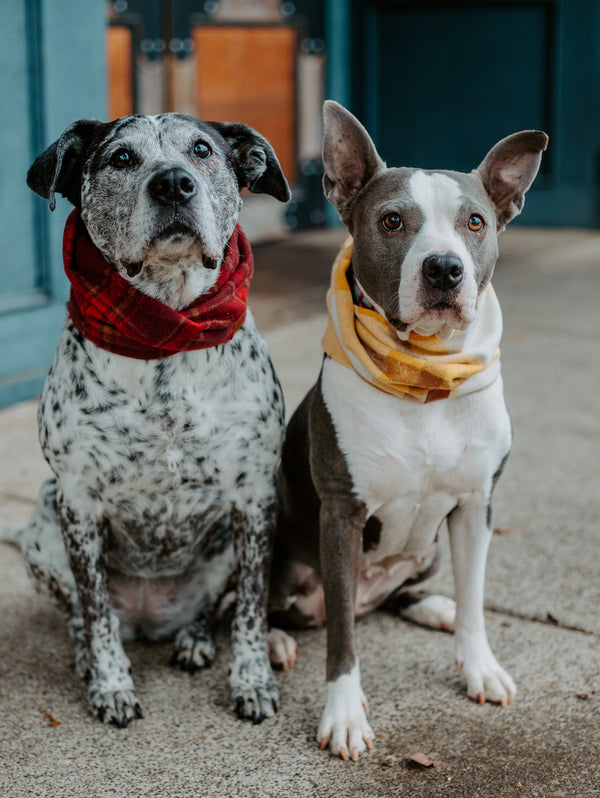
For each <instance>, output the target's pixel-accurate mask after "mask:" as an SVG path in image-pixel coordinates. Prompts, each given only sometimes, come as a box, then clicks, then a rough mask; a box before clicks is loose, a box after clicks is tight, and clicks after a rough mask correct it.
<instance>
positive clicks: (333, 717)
mask: <svg viewBox="0 0 600 798" xmlns="http://www.w3.org/2000/svg"><path fill="white" fill-rule="evenodd" d="M368 709H369V708H368V706H367V700H366V698H365V696H364V693H363V691H362V689H361V686H360V674H359V670H358V662H357V663H356V664H355V666H354V668H353V669H352V671H351V672H350V673H348V674H344V675H343V676H339V677H338V678H337V679H336V680H335V681H334V682H329V684H328V685H327V702H326V704H325V709H324V710H323V715H322V717H321V722H320V724H319V730H318V732H317V742H318V743H319V745H320V746H321V750H324V749H325V748H327V746H328V745H329V750H330V751H331V753H332V754H336V755H339V756H341V757H342V759H344V760H346V761H348V760H349V759H352V761H354V762H356V760H357V759H358V757H359V756H360V754H362V753H363V752H364V751H366V750H367V748H368V749H371V748H372V747H373V740H374V739H375V735H374V733H373V729H372V728H371V727H370V725H369V722H368V721H367V715H366V712H368Z"/></svg>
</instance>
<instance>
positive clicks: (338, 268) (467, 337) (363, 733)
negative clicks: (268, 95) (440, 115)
mask: <svg viewBox="0 0 600 798" xmlns="http://www.w3.org/2000/svg"><path fill="white" fill-rule="evenodd" d="M324 118H325V132H324V142H323V162H324V166H325V176H324V180H323V182H324V188H325V194H326V196H327V198H328V199H329V200H330V201H331V202H332V203H333V204H334V206H335V207H336V209H337V210H338V212H339V214H340V217H341V219H342V221H343V222H344V223H345V224H346V225H347V227H348V230H349V232H350V233H351V236H352V238H351V239H350V240H349V241H348V242H347V243H346V244H345V246H344V247H343V248H342V251H341V252H340V255H339V256H338V258H337V260H336V263H335V265H334V269H333V275H332V282H331V289H330V291H329V294H328V304H329V311H330V318H329V326H328V329H327V331H326V334H325V338H324V340H323V345H324V349H325V353H326V354H325V359H324V361H323V366H322V370H321V373H320V376H319V378H318V381H317V383H316V385H315V386H314V387H313V388H312V390H311V391H310V392H309V393H308V395H307V396H306V398H305V399H304V401H303V402H302V404H301V405H300V407H299V408H298V410H297V411H296V413H295V414H294V416H293V418H292V419H291V421H290V424H289V426H288V430H287V434H286V440H285V444H284V448H283V455H282V467H281V473H280V484H279V492H280V513H279V515H280V517H279V523H278V531H277V535H276V540H275V550H274V555H273V568H272V579H271V591H272V592H271V599H270V607H271V612H272V617H273V621H274V622H275V621H276V622H277V623H278V624H281V623H283V624H286V623H289V624H295V625H307V624H317V623H320V622H322V621H324V620H325V618H326V619H327V700H326V704H325V708H324V711H323V715H322V719H321V723H320V725H319V729H318V734H317V739H318V741H319V742H320V744H321V747H322V748H325V747H327V746H328V745H329V748H330V749H331V751H332V752H333V753H335V754H339V755H341V756H342V757H343V758H345V759H348V758H349V757H351V758H352V759H356V758H357V757H358V756H359V754H360V753H361V752H362V751H364V750H365V748H366V747H369V748H370V747H371V745H372V742H373V737H374V735H373V731H372V729H371V727H370V725H369V723H368V721H367V716H366V706H367V704H366V700H365V696H364V694H363V691H362V688H361V682H360V672H359V662H358V656H357V652H356V648H355V643H354V618H355V616H356V615H361V614H364V613H366V612H368V611H369V610H371V609H373V608H374V607H377V606H380V605H382V604H383V603H385V602H387V603H388V604H391V605H393V606H394V607H396V608H397V609H398V610H401V611H402V612H403V613H404V614H405V615H406V616H407V617H409V618H411V619H413V620H414V621H416V622H419V623H422V624H426V625H429V626H432V627H436V628H445V629H448V630H454V632H455V653H456V660H457V663H458V664H459V665H461V666H462V668H463V673H464V675H465V679H466V684H467V694H468V695H469V696H470V697H471V698H473V699H475V700H478V701H480V702H484V701H486V700H489V701H493V702H497V703H500V704H506V703H510V702H511V701H512V700H513V697H514V695H515V689H516V688H515V684H514V682H513V679H512V678H511V677H510V675H509V674H508V673H506V671H505V670H504V669H503V668H502V667H501V665H500V664H499V663H498V661H497V660H496V658H495V656H494V654H493V653H492V650H491V648H490V646H489V644H488V640H487V636H486V632H485V622H484V615H483V587H484V570H485V561H486V555H487V548H488V544H489V541H490V537H491V501H492V492H493V489H494V486H495V484H496V481H497V479H498V477H499V476H500V473H501V471H502V467H503V464H504V461H505V459H506V457H507V455H508V452H509V449H510V445H511V438H512V436H511V424H510V419H509V415H508V412H507V409H506V404H505V401H504V396H503V389H502V378H501V376H500V360H499V349H498V343H499V340H500V335H501V331H502V317H501V314H500V309H499V306H498V303H497V300H496V297H495V294H494V293H493V290H492V288H491V286H490V278H491V275H492V271H493V268H494V264H495V261H496V258H497V255H498V247H497V233H498V232H500V231H501V230H503V229H504V227H505V225H506V224H507V223H508V222H509V221H510V220H511V219H512V218H513V217H514V216H516V215H517V214H518V213H519V212H520V210H521V208H522V207H523V202H524V195H525V192H526V191H527V189H528V188H529V186H530V185H531V183H532V181H533V179H534V178H535V175H536V173H537V171H538V167H539V164H540V159H541V152H542V150H544V149H545V148H546V143H547V136H546V135H545V134H544V133H542V132H539V131H523V132H520V133H515V134H514V135H512V136H509V137H508V138H506V139H503V140H502V141H500V142H499V143H498V144H496V146H495V147H493V149H492V150H491V151H490V152H489V153H488V155H487V156H486V157H485V159H484V160H483V162H482V163H481V165H480V166H479V167H478V168H477V169H475V170H474V171H473V172H471V173H468V174H463V173H459V172H451V171H441V170H435V171H425V170H422V169H414V168H387V167H386V165H385V164H384V163H383V161H382V160H381V158H380V156H379V155H378V153H377V151H376V149H375V147H374V145H373V142H372V141H371V139H370V137H369V135H368V133H367V132H366V130H365V129H364V128H363V126H362V125H361V124H360V123H359V122H358V120H357V119H355V118H354V117H353V116H352V114H350V113H349V112H348V111H346V110H345V109H344V108H342V107H341V106H339V105H338V104H337V103H333V102H327V103H326V104H325V109H324ZM446 520H447V522H448V528H449V532H450V543H451V549H452V563H453V568H454V577H455V588H456V604H455V603H454V601H452V600H450V599H447V598H445V597H442V596H427V597H425V598H422V599H421V600H417V601H412V599H415V598H416V596H414V595H413V596H412V597H411V596H410V594H407V592H406V591H407V589H408V586H409V585H414V584H415V583H417V582H419V581H421V580H423V579H425V578H426V577H427V576H429V575H430V574H431V573H432V572H433V571H434V569H435V565H436V560H437V536H438V531H439V529H440V526H441V525H442V524H443V522H444V521H446Z"/></svg>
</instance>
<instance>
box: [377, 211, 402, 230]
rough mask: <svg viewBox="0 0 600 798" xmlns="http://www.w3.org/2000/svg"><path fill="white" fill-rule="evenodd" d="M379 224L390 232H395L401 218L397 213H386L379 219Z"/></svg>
mask: <svg viewBox="0 0 600 798" xmlns="http://www.w3.org/2000/svg"><path fill="white" fill-rule="evenodd" d="M381 224H382V225H383V226H384V227H385V229H386V230H388V231H389V232H390V233H395V232H396V230H400V228H401V227H402V219H401V218H400V215H399V214H397V213H386V215H385V216H384V217H383V219H382V220H381Z"/></svg>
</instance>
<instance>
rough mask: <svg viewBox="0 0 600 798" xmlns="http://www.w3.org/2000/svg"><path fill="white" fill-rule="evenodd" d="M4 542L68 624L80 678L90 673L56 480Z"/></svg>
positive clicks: (49, 482) (45, 487)
mask: <svg viewBox="0 0 600 798" xmlns="http://www.w3.org/2000/svg"><path fill="white" fill-rule="evenodd" d="M2 539H3V540H5V541H6V542H9V543H13V544H14V545H15V546H17V547H18V548H19V549H20V550H21V553H22V554H23V558H24V560H25V564H26V566H27V570H28V572H29V575H30V577H31V580H32V582H33V584H34V586H35V588H36V590H37V592H38V593H39V594H40V596H42V597H43V598H44V599H46V600H47V601H48V602H49V603H50V604H51V605H52V606H53V607H54V608H55V609H56V610H57V611H58V612H59V614H60V615H61V616H62V617H64V619H65V620H66V621H67V624H68V629H69V633H70V635H71V637H72V638H73V641H74V643H75V665H76V667H77V670H78V672H79V673H80V675H81V676H82V677H86V676H87V675H88V673H89V654H88V649H87V646H86V643H85V636H84V634H83V620H82V617H81V611H80V609H79V599H78V597H77V587H76V585H75V579H74V578H73V572H72V571H71V566H70V565H69V558H68V556H67V551H66V549H65V544H64V541H63V537H62V532H61V528H60V521H59V519H58V513H57V510H56V480H55V479H54V478H51V479H48V480H46V482H44V484H43V485H42V487H41V489H40V493H39V498H38V504H37V506H36V508H35V510H34V511H33V513H32V515H31V518H30V520H29V523H27V524H26V525H25V526H20V527H16V526H15V527H10V528H9V529H8V530H6V532H5V533H4V534H3V537H2Z"/></svg>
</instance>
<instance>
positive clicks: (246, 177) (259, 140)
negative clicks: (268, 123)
mask: <svg viewBox="0 0 600 798" xmlns="http://www.w3.org/2000/svg"><path fill="white" fill-rule="evenodd" d="M208 124H210V125H212V127H214V128H215V129H216V130H217V131H218V132H219V133H220V134H221V136H223V138H224V139H225V141H226V142H227V143H228V144H229V146H230V147H231V150H232V152H233V157H234V159H235V171H236V175H237V179H238V183H239V186H240V188H248V189H250V191H251V192H252V193H253V194H270V195H271V196H272V197H275V199H278V200H280V202H287V201H288V200H289V198H290V197H291V192H290V187H289V186H288V182H287V180H286V179H285V177H284V174H283V172H282V171H281V166H280V165H279V161H278V160H277V156H276V155H275V152H274V150H273V147H271V145H270V144H269V142H268V141H267V140H266V138H264V136H261V135H260V133H257V132H256V130H254V129H253V128H251V127H248V125H243V124H241V123H239V122H209V123H208Z"/></svg>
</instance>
